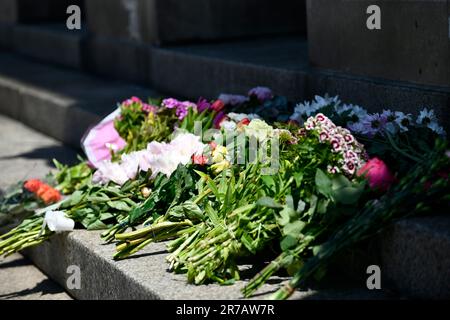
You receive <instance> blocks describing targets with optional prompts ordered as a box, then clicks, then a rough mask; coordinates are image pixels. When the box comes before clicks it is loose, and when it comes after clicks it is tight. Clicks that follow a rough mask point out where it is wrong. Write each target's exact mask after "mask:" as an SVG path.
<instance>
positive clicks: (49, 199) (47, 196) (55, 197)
mask: <svg viewBox="0 0 450 320" xmlns="http://www.w3.org/2000/svg"><path fill="white" fill-rule="evenodd" d="M40 198H41V199H42V201H44V202H45V204H51V203H55V202H58V201H59V200H61V194H60V193H59V191H58V190H56V189H53V188H49V189H48V190H47V191H46V192H44V193H43V194H42V195H41V196H40Z"/></svg>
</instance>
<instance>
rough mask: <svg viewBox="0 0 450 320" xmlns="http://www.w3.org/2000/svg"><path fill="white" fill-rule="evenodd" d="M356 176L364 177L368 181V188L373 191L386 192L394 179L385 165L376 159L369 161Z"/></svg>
mask: <svg viewBox="0 0 450 320" xmlns="http://www.w3.org/2000/svg"><path fill="white" fill-rule="evenodd" d="M358 176H364V177H365V178H366V179H367V180H368V181H369V186H370V187H371V188H372V189H375V190H381V191H383V192H384V191H387V190H388V189H389V187H390V186H391V185H392V183H393V182H394V181H395V177H394V176H393V175H392V173H391V172H390V170H389V168H388V167H387V165H386V164H385V163H384V162H383V161H382V160H380V159H378V158H373V159H370V160H369V161H368V162H367V163H366V164H365V165H364V166H363V167H362V168H361V169H360V170H359V171H358Z"/></svg>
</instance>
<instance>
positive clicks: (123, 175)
mask: <svg viewBox="0 0 450 320" xmlns="http://www.w3.org/2000/svg"><path fill="white" fill-rule="evenodd" d="M204 148H205V145H204V144H203V143H202V142H201V141H200V137H198V136H196V135H193V134H191V133H183V134H179V135H178V136H176V137H175V139H173V140H172V141H171V142H170V143H165V142H156V141H152V142H150V143H149V144H148V145H147V149H145V150H140V151H136V152H131V153H129V154H124V155H122V157H121V161H120V162H119V163H116V162H111V161H103V162H101V163H100V164H99V166H98V170H97V171H96V172H95V173H94V176H93V178H92V181H93V182H94V183H100V184H106V183H108V182H109V181H112V182H114V183H116V184H118V185H123V184H124V183H125V182H127V181H128V180H130V179H134V178H136V175H137V174H138V173H139V171H148V170H151V171H152V177H155V176H156V175H157V174H158V173H163V174H165V175H166V176H170V175H171V174H172V173H173V172H174V171H175V170H176V169H177V167H178V165H180V164H182V165H187V164H188V163H190V162H191V159H192V156H193V155H196V154H201V153H202V152H203V150H204Z"/></svg>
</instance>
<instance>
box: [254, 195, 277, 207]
mask: <svg viewBox="0 0 450 320" xmlns="http://www.w3.org/2000/svg"><path fill="white" fill-rule="evenodd" d="M256 204H257V205H258V206H261V207H267V208H272V209H281V208H283V206H282V205H281V204H279V203H277V202H276V201H275V200H274V199H273V198H271V197H261V198H259V199H258V201H256Z"/></svg>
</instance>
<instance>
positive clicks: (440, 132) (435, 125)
mask: <svg viewBox="0 0 450 320" xmlns="http://www.w3.org/2000/svg"><path fill="white" fill-rule="evenodd" d="M427 127H428V128H429V129H431V130H432V131H434V132H436V133H437V134H438V135H440V136H443V135H445V130H444V128H442V127H441V126H440V125H439V124H438V123H437V122H436V121H433V122H430V123H429V124H428V125H427Z"/></svg>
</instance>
